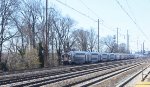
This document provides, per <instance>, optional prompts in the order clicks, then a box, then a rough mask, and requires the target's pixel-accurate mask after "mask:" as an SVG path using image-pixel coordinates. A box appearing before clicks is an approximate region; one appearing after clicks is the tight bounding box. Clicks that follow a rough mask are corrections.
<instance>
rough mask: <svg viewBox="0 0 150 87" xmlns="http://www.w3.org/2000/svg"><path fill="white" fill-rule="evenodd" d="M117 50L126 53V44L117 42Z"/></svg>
mask: <svg viewBox="0 0 150 87" xmlns="http://www.w3.org/2000/svg"><path fill="white" fill-rule="evenodd" d="M118 52H119V53H127V50H126V44H125V43H121V44H119V46H118Z"/></svg>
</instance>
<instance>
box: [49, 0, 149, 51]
mask: <svg viewBox="0 0 150 87" xmlns="http://www.w3.org/2000/svg"><path fill="white" fill-rule="evenodd" d="M58 1H61V2H62V3H64V4H66V5H69V6H70V7H71V8H74V9H76V10H77V11H79V12H81V13H83V14H85V15H86V16H88V17H86V16H83V15H82V14H80V13H78V12H76V11H74V10H73V9H71V8H69V7H67V6H65V5H63V4H62V3H60V2H58ZM117 1H118V2H119V3H120V4H121V6H122V7H123V9H124V10H123V9H122V8H121V6H120V5H119V4H118V3H117ZM48 2H49V7H50V6H54V7H56V8H57V9H59V10H60V11H61V13H62V14H63V15H64V16H69V17H71V18H72V19H73V20H75V21H76V27H77V28H84V29H87V30H89V29H90V28H93V29H94V30H95V31H96V32H97V26H98V23H97V22H96V21H97V20H98V19H99V20H100V32H99V33H100V37H106V36H107V35H116V33H117V28H118V29H119V38H118V39H119V43H126V41H127V40H126V39H127V38H126V35H127V30H128V32H129V42H130V43H129V48H130V50H131V51H137V50H138V51H140V50H141V45H142V44H143V42H144V47H145V50H150V38H149V37H150V34H149V33H150V27H149V25H150V0H48ZM125 11H126V12H125ZM129 16H130V17H129ZM90 18H92V20H91V19H90ZM132 19H133V21H132Z"/></svg>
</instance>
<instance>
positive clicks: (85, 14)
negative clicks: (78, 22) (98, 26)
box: [56, 0, 97, 22]
mask: <svg viewBox="0 0 150 87" xmlns="http://www.w3.org/2000/svg"><path fill="white" fill-rule="evenodd" d="M56 1H57V2H59V3H60V4H62V5H64V6H66V7H68V8H70V9H72V10H74V11H76V12H78V13H79V14H81V15H83V16H85V17H87V18H88V19H90V20H92V21H94V22H97V20H95V19H93V18H92V17H90V16H88V15H86V14H84V13H82V12H80V11H78V10H76V9H74V8H73V7H71V6H69V5H68V4H65V3H63V2H61V1H59V0H56Z"/></svg>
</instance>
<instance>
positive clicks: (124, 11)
mask: <svg viewBox="0 0 150 87" xmlns="http://www.w3.org/2000/svg"><path fill="white" fill-rule="evenodd" d="M116 2H117V4H118V5H119V6H120V7H121V9H122V10H123V11H124V12H125V13H126V15H127V16H128V17H129V18H130V19H131V20H132V22H133V23H134V24H135V25H136V27H137V28H138V29H139V30H140V31H141V33H142V34H143V35H144V36H145V37H146V38H147V39H149V38H148V37H147V36H146V34H145V33H144V32H143V31H142V29H141V27H140V26H139V25H138V24H137V22H136V21H135V20H133V18H132V17H131V16H130V15H129V13H128V12H127V11H126V10H125V9H124V8H123V6H122V5H121V4H120V2H119V1H118V0H116Z"/></svg>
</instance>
